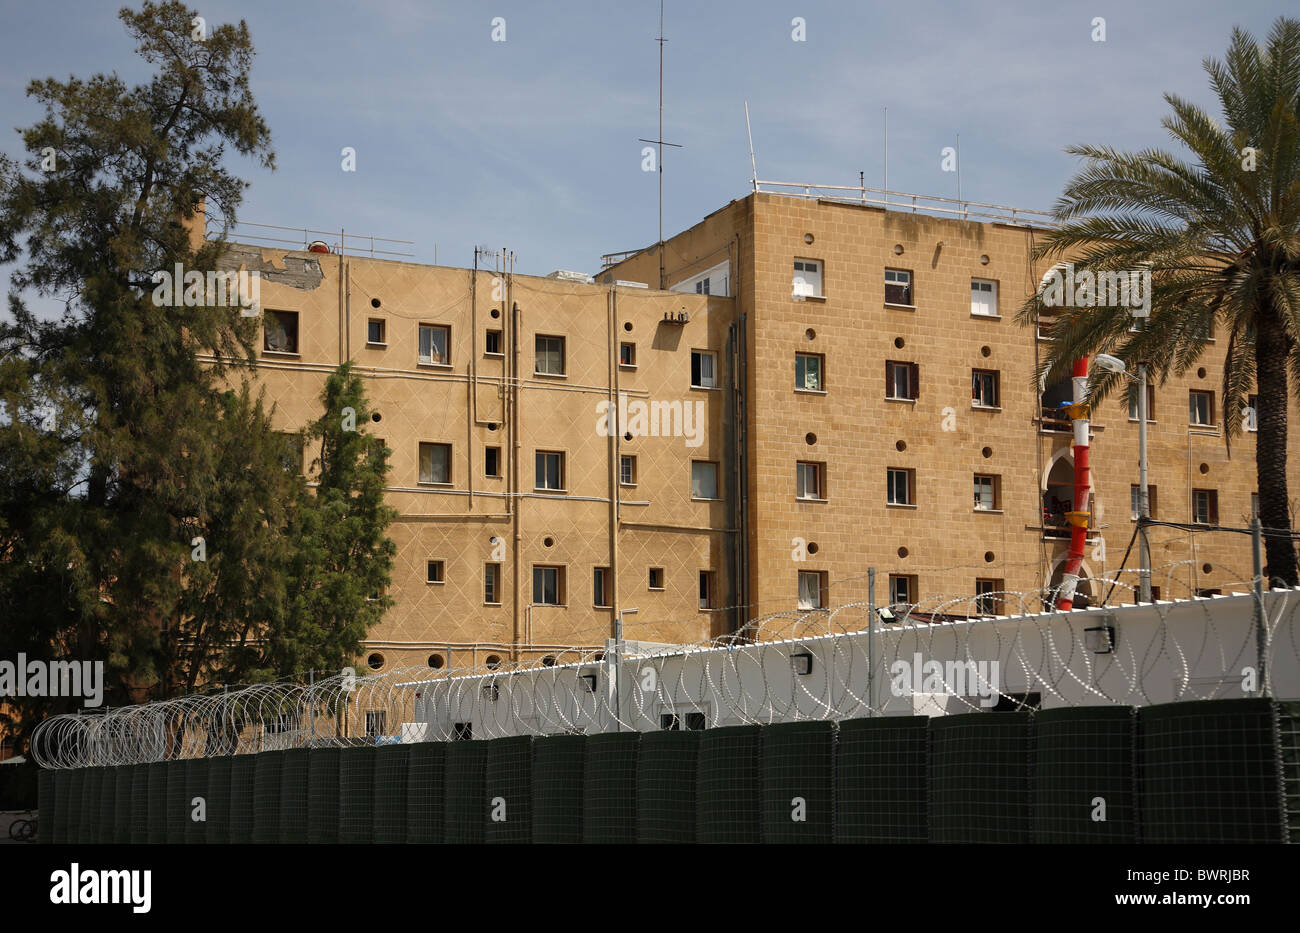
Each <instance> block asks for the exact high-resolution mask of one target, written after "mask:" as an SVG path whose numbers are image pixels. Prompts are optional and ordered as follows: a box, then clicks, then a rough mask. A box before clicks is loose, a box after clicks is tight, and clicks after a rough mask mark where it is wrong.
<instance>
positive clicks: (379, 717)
mask: <svg viewBox="0 0 1300 933" xmlns="http://www.w3.org/2000/svg"><path fill="white" fill-rule="evenodd" d="M387 725H388V710H386V709H368V710H366V737H367V738H374V737H375V736H380V735H384V734H385V728H386V726H387Z"/></svg>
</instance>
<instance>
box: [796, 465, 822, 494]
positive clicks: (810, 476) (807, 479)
mask: <svg viewBox="0 0 1300 933" xmlns="http://www.w3.org/2000/svg"><path fill="white" fill-rule="evenodd" d="M794 476H795V497H796V498H799V499H825V498H826V483H825V479H826V464H824V463H809V462H808V461H805V460H800V461H799V462H797V463H796V464H795V465H794Z"/></svg>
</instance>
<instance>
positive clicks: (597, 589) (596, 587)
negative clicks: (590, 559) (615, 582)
mask: <svg viewBox="0 0 1300 933" xmlns="http://www.w3.org/2000/svg"><path fill="white" fill-rule="evenodd" d="M609 584H610V576H609V568H608V567H597V568H596V569H595V570H594V571H592V574H591V604H592V605H593V606H595V607H596V608H597V609H608V608H609V607H610V606H612V605H613V604H614V601H613V600H612V599H611V598H610V593H611V587H610V585H609Z"/></svg>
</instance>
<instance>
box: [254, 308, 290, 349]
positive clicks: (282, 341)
mask: <svg viewBox="0 0 1300 933" xmlns="http://www.w3.org/2000/svg"><path fill="white" fill-rule="evenodd" d="M263 317H264V319H265V320H264V321H263V331H262V349H263V350H265V351H267V352H268V353H297V352H298V312H296V311H267V312H266V313H265V315H263Z"/></svg>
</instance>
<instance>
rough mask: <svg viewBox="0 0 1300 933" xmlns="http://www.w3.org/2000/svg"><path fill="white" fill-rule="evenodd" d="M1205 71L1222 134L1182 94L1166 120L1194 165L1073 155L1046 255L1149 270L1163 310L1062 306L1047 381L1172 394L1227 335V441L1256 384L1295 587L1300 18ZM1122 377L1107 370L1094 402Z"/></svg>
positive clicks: (1269, 479)
mask: <svg viewBox="0 0 1300 933" xmlns="http://www.w3.org/2000/svg"><path fill="white" fill-rule="evenodd" d="M1205 70H1206V72H1207V73H1208V74H1209V77H1210V85H1211V87H1212V88H1213V90H1214V92H1215V94H1216V95H1217V96H1218V99H1219V103H1220V105H1221V107H1222V110H1223V119H1224V122H1225V123H1226V126H1225V125H1221V124H1220V123H1219V122H1217V121H1216V120H1215V119H1213V118H1212V117H1211V116H1210V115H1209V114H1207V113H1206V112H1204V111H1203V110H1201V109H1200V108H1199V107H1197V106H1195V105H1193V104H1192V103H1190V102H1188V101H1186V100H1183V99H1182V98H1179V97H1177V96H1175V95H1173V94H1166V95H1165V101H1166V102H1167V103H1168V104H1169V106H1170V108H1171V109H1172V111H1173V112H1172V114H1171V115H1169V116H1166V117H1165V118H1164V119H1163V120H1162V121H1161V123H1162V125H1163V126H1164V128H1165V129H1166V130H1167V131H1168V132H1169V133H1170V135H1171V136H1173V138H1174V139H1175V140H1177V141H1178V142H1180V143H1182V144H1183V146H1185V147H1186V148H1187V149H1189V150H1190V151H1191V154H1192V156H1193V157H1194V161H1192V162H1184V161H1182V160H1181V159H1179V158H1176V157H1175V156H1174V155H1172V154H1170V153H1168V152H1165V151H1162V150H1159V149H1147V150H1143V151H1141V152H1135V153H1128V152H1120V151H1118V150H1116V149H1113V148H1111V147H1107V146H1072V147H1070V148H1068V149H1067V150H1066V151H1067V152H1069V153H1070V154H1072V155H1077V156H1081V157H1083V159H1085V160H1086V162H1085V164H1084V165H1083V167H1082V168H1081V169H1080V170H1079V171H1078V172H1077V173H1076V175H1075V176H1074V178H1073V179H1071V180H1070V182H1069V184H1068V185H1067V186H1066V188H1065V192H1064V194H1063V195H1062V197H1061V198H1060V199H1059V200H1058V201H1057V203H1056V205H1055V206H1054V208H1053V214H1054V215H1055V216H1056V218H1057V219H1058V220H1059V221H1060V223H1061V225H1060V226H1059V227H1058V228H1056V229H1053V230H1051V231H1049V232H1047V233H1046V235H1045V236H1044V237H1043V239H1042V241H1041V246H1039V247H1038V248H1037V249H1036V250H1035V258H1044V257H1067V256H1068V257H1070V258H1071V259H1072V261H1073V262H1074V264H1075V268H1076V270H1079V271H1081V270H1092V271H1094V272H1096V271H1100V270H1112V271H1115V270H1144V269H1147V270H1150V273H1151V281H1152V287H1151V308H1150V317H1149V319H1148V320H1147V322H1146V326H1145V327H1144V328H1141V329H1137V330H1134V326H1133V325H1134V323H1135V322H1134V319H1133V318H1132V316H1131V312H1130V309H1129V308H1126V307H1095V308H1062V309H1060V311H1059V313H1057V314H1056V315H1055V317H1054V323H1053V325H1052V331H1051V333H1052V342H1051V344H1050V347H1049V350H1048V355H1047V359H1046V361H1045V362H1044V364H1043V371H1044V373H1045V377H1046V378H1047V379H1049V380H1055V379H1057V378H1060V377H1063V376H1065V375H1068V374H1069V370H1070V366H1071V364H1072V363H1073V362H1074V361H1075V360H1078V359H1080V358H1081V357H1082V356H1083V355H1085V354H1092V353H1098V352H1104V353H1110V354H1112V355H1115V356H1118V357H1120V358H1121V359H1122V360H1124V361H1125V363H1127V364H1128V365H1129V369H1130V370H1131V369H1132V368H1133V367H1134V365H1135V364H1136V363H1138V362H1142V361H1144V362H1146V364H1147V366H1148V370H1149V371H1150V372H1151V373H1153V374H1154V376H1155V377H1156V378H1157V379H1158V380H1159V381H1160V382H1161V383H1163V382H1164V381H1165V380H1167V379H1168V378H1169V376H1170V375H1171V374H1172V375H1175V376H1181V375H1182V374H1183V373H1185V372H1186V371H1187V370H1188V369H1190V368H1191V367H1193V366H1194V365H1196V362H1197V360H1198V359H1199V358H1200V357H1201V354H1202V353H1203V352H1204V351H1205V348H1206V346H1207V343H1208V342H1209V341H1210V340H1211V339H1212V338H1214V337H1215V336H1216V334H1217V337H1218V339H1220V340H1222V339H1225V338H1226V340H1227V353H1226V359H1225V362H1224V375H1223V413H1224V439H1225V442H1226V443H1227V444H1229V445H1231V440H1232V437H1233V436H1234V435H1235V434H1237V432H1239V431H1240V430H1241V422H1242V416H1243V414H1244V412H1243V409H1244V408H1245V406H1246V403H1247V400H1248V393H1249V392H1250V389H1251V385H1252V383H1254V384H1255V385H1256V386H1257V387H1258V388H1257V390H1256V391H1257V394H1258V402H1257V409H1256V422H1257V431H1258V433H1257V436H1256V455H1255V459H1256V474H1257V480H1258V490H1259V515H1260V521H1261V524H1262V525H1263V526H1264V528H1265V532H1264V535H1265V538H1264V544H1265V552H1266V558H1267V568H1266V570H1265V578H1266V579H1267V580H1270V581H1272V582H1274V583H1280V584H1282V585H1287V586H1295V585H1296V584H1297V568H1296V550H1295V545H1294V542H1293V540H1292V537H1291V516H1290V510H1289V507H1288V498H1287V479H1286V462H1287V449H1286V444H1287V397H1288V382H1289V378H1290V379H1295V380H1296V383H1295V384H1296V386H1297V387H1298V388H1300V132H1298V127H1300V21H1297V20H1293V19H1286V18H1279V19H1278V20H1277V21H1276V22H1275V23H1274V24H1273V28H1272V30H1271V31H1270V33H1269V37H1268V43H1267V45H1266V46H1260V45H1259V44H1258V43H1256V41H1255V39H1254V38H1253V37H1252V36H1251V35H1250V34H1249V33H1246V32H1243V31H1242V30H1241V29H1234V30H1233V32H1232V40H1231V42H1230V44H1229V47H1228V53H1227V57H1226V61H1223V62H1220V61H1218V60H1215V59H1212V58H1211V59H1206V61H1205ZM1077 274H1078V272H1077V271H1076V275H1077ZM1043 306H1044V305H1043V301H1042V297H1041V295H1037V296H1034V297H1032V298H1030V299H1029V300H1028V301H1026V302H1025V304H1024V306H1023V307H1022V308H1021V310H1020V313H1019V319H1020V321H1021V323H1029V322H1032V321H1033V320H1035V318H1036V317H1037V316H1038V315H1039V314H1040V312H1041V311H1042V309H1043ZM1036 375H1039V374H1036ZM1120 378H1121V377H1120V376H1119V375H1118V374H1115V373H1097V374H1096V375H1095V376H1094V377H1093V381H1092V383H1091V385H1092V399H1093V401H1094V402H1096V401H1097V400H1099V399H1102V398H1105V397H1106V395H1107V394H1108V393H1109V392H1110V391H1111V390H1113V389H1114V388H1116V387H1117V386H1119V385H1122V384H1121V383H1120V382H1119V381H1118V380H1119V379H1120ZM1127 391H1128V393H1129V394H1130V396H1131V395H1132V393H1133V391H1134V389H1133V388H1132V386H1129V387H1128V389H1127Z"/></svg>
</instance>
